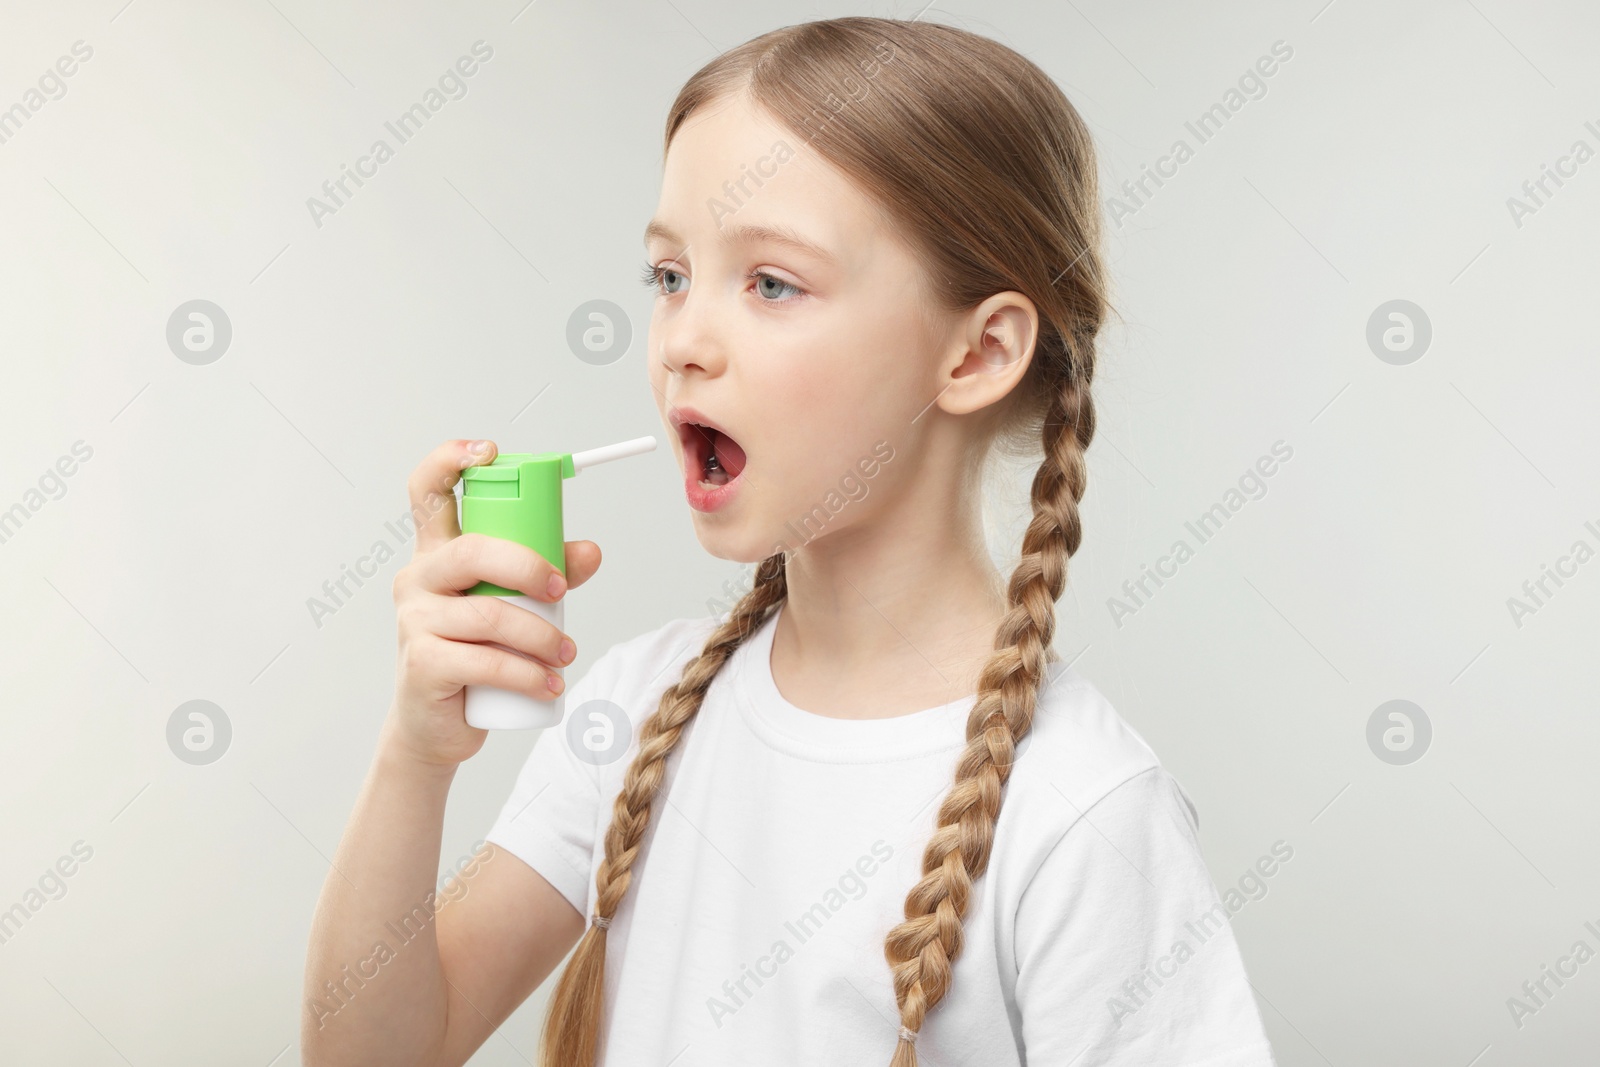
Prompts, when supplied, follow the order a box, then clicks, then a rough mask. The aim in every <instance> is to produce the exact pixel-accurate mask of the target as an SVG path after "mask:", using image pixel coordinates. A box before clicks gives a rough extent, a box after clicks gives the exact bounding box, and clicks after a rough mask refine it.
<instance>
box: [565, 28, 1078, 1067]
mask: <svg viewBox="0 0 1600 1067" xmlns="http://www.w3.org/2000/svg"><path fill="white" fill-rule="evenodd" d="M737 92H743V93H746V94H748V97H749V99H751V100H753V101H754V102H755V103H756V104H757V105H759V106H760V107H762V108H764V109H765V110H766V111H767V112H769V113H771V114H772V115H773V116H774V117H775V118H777V119H778V120H779V121H780V122H781V123H782V125H784V126H785V127H786V128H788V129H790V130H792V131H794V133H795V134H796V135H797V136H800V137H805V138H806V139H807V140H806V143H808V144H809V145H811V147H812V148H814V149H815V150H816V151H817V152H818V153H819V154H820V155H821V156H822V157H823V158H825V159H827V160H828V161H829V162H830V163H832V164H833V165H834V166H836V167H838V168H839V169H840V170H842V171H843V172H844V173H846V174H848V175H849V176H850V177H851V178H852V179H853V180H854V181H856V182H857V183H858V184H859V185H860V187H861V188H862V189H863V190H864V191H865V192H866V193H867V194H868V195H869V196H870V197H871V198H872V199H873V200H875V201H876V203H877V204H878V205H879V207H880V209H881V210H882V211H883V212H885V214H886V217H887V218H889V219H890V220H891V221H892V222H893V224H894V225H895V226H896V228H897V230H898V231H899V232H901V233H903V234H904V235H906V236H907V237H908V238H909V239H910V242H911V244H912V245H913V246H914V247H915V248H916V249H917V252H918V256H919V260H920V262H921V264H922V266H923V268H924V270H925V271H926V274H927V278H928V280H929V281H930V282H931V286H930V287H929V291H930V292H931V293H932V294H933V297H934V299H935V300H936V301H937V302H938V303H939V304H941V305H942V306H943V307H944V308H946V309H948V310H950V311H963V310H969V309H971V308H973V307H975V306H976V305H977V304H978V303H980V302H982V301H983V300H984V299H986V298H987V297H989V296H992V295H993V294H995V293H998V292H1004V291H1007V290H1016V291H1018V292H1021V293H1023V294H1025V295H1026V296H1028V297H1029V298H1030V299H1031V300H1032V301H1033V302H1034V304H1035V305H1036V307H1037V308H1038V311H1039V316H1040V329H1039V337H1038V340H1037V342H1036V347H1035V350H1034V354H1033V360H1032V363H1031V365H1030V366H1029V368H1028V371H1027V373H1026V375H1025V376H1024V378H1023V380H1022V381H1021V382H1020V383H1019V384H1018V386H1017V388H1015V389H1014V390H1012V393H1011V395H1010V396H1008V397H1007V398H1006V401H1005V402H1003V405H1002V406H1001V407H1000V409H999V415H998V416H997V417H996V421H995V423H994V424H993V426H992V428H991V429H992V432H991V433H989V434H988V435H987V441H986V443H987V444H989V445H997V446H998V447H999V449H1000V450H1001V452H1002V453H1005V454H1008V455H1012V456H1015V457H1019V458H1021V457H1025V456H1031V455H1035V454H1038V452H1039V450H1040V448H1041V446H1042V450H1043V461H1042V462H1041V463H1040V465H1039V468H1038V471H1037V473H1036V474H1035V475H1034V477H1033V485H1032V491H1031V501H1032V509H1033V516H1032V519H1031V521H1030V522H1029V524H1028V526H1027V529H1026V531H1025V532H1024V534H1023V537H1022V547H1021V554H1020V562H1019V563H1018V565H1017V567H1016V569H1015V570H1014V571H1013V572H1012V574H1011V579H1010V581H1009V583H1008V584H1007V588H1006V603H1007V610H1006V614H1005V616H1004V618H1003V619H1002V621H1001V623H1000V625H999V629H998V631H997V632H996V634H995V641H994V653H993V655H991V656H990V657H989V659H988V661H987V662H986V663H985V665H984V667H983V671H982V673H981V675H980V676H979V680H978V692H977V697H976V699H975V702H974V704H973V707H972V711H971V713H970V715H969V717H968V719H967V732H966V735H967V745H966V748H965V749H964V750H963V751H962V753H961V757H960V759H959V761H958V762H957V764H956V768H955V777H954V783H953V785H952V786H951V789H950V791H949V793H947V794H946V795H945V797H944V800H943V802H942V803H941V805H940V807H939V812H938V816H937V823H936V828H935V829H934V831H933V835H932V837H931V838H930V839H929V841H928V844H927V847H926V849H925V850H924V851H923V856H922V877H921V879H920V880H919V881H918V882H917V884H916V885H915V886H913V887H912V889H911V891H910V893H909V894H908V895H907V896H906V903H905V921H904V922H902V923H900V924H898V925H897V926H895V927H894V928H893V929H891V930H890V931H889V933H888V935H887V938H886V940H885V942H884V956H885V957H886V959H887V960H888V963H889V967H890V969H891V970H892V972H893V978H894V990H895V999H896V1001H897V1002H898V1004H899V1008H900V1019H901V1024H902V1026H901V1030H900V1037H899V1041H898V1043H897V1044H896V1045H895V1048H894V1053H893V1058H892V1059H891V1061H890V1067H916V1063H917V1055H916V1046H915V1044H914V1039H915V1036H916V1033H917V1031H918V1030H920V1028H921V1026H922V1023H923V1020H924V1019H925V1018H926V1017H927V1014H928V1012H929V1011H931V1010H932V1009H933V1007H934V1006H935V1005H937V1004H938V1003H939V1001H940V1000H942V999H943V998H944V997H945V995H946V994H947V993H948V992H949V990H950V977H951V964H952V963H953V962H954V961H955V959H956V958H957V957H958V956H959V955H960V953H961V947H962V940H963V930H962V921H963V917H964V916H965V914H966V910H967V902H968V899H969V897H970V896H971V893H972V884H973V881H974V880H975V879H977V878H980V877H982V875H983V873H984V871H985V870H986V869H987V867H988V863H989V853H990V849H991V847H992V845H993V843H994V829H995V820H996V818H997V817H998V815H999V813H1000V803H1001V799H1002V791H1003V788H1004V786H1005V784H1006V780H1007V779H1008V778H1009V777H1010V773H1011V767H1012V763H1013V761H1014V759H1015V754H1016V749H1017V746H1018V744H1019V743H1020V742H1021V741H1022V739H1023V738H1024V737H1025V736H1026V735H1027V732H1028V730H1029V728H1030V726H1031V725H1032V722H1033V714H1034V709H1035V705H1036V703H1037V700H1038V696H1039V691H1040V686H1041V683H1042V681H1043V679H1044V677H1045V671H1046V670H1047V668H1048V666H1049V664H1050V663H1051V662H1053V661H1054V660H1055V659H1056V655H1055V653H1054V651H1053V650H1052V647H1051V645H1052V640H1053V638H1054V635H1055V602H1056V601H1057V600H1058V599H1059V598H1060V596H1061V593H1062V590H1063V589H1064V588H1065V586H1066V580H1067V560H1068V557H1070V556H1071V555H1072V554H1073V553H1074V552H1076V551H1077V549H1078V545H1079V543H1080V542H1081V541H1082V537H1083V531H1082V525H1081V523H1080V520H1079V514H1078V503H1079V501H1080V500H1081V499H1082V498H1083V492H1084V486H1085V480H1086V466H1085V462H1084V452H1085V450H1086V449H1087V448H1088V446H1089V442H1090V439H1091V438H1092V437H1093V436H1094V407H1093V404H1092V403H1091V401H1090V397H1089V383H1090V379H1091V378H1092V376H1093V373H1094V359H1095V349H1094V343H1095V335H1096V334H1097V333H1098V332H1099V330H1100V326H1101V322H1102V320H1103V319H1104V318H1105V317H1106V315H1107V313H1108V302H1107V297H1106V292H1105V283H1104V275H1103V262H1102V254H1101V250H1100V239H1101V237H1100V234H1101V229H1100V213H1099V206H1098V195H1097V192H1096V171H1095V159H1094V150H1093V145H1092V142H1091V140H1090V136H1089V132H1088V129H1087V127H1086V126H1085V124H1084V122H1083V120H1082V118H1081V117H1080V116H1079V115H1078V113H1077V111H1076V110H1074V108H1073V107H1072V105H1071V103H1069V102H1068V101H1067V98H1066V97H1065V95H1063V94H1062V92H1061V90H1060V88H1059V87H1058V86H1057V85H1056V84H1055V83H1054V82H1053V81H1051V79H1050V78H1049V77H1048V76H1047V75H1046V74H1045V73H1044V72H1043V71H1041V70H1040V69H1039V68H1038V67H1037V66H1035V65H1034V64H1033V63H1032V62H1030V61H1029V60H1027V59H1025V58H1024V57H1022V56H1021V55H1019V54H1017V53H1016V52H1014V51H1012V50H1011V49H1009V48H1007V47H1005V46H1004V45H1001V44H999V43H997V42H995V41H992V40H989V39H987V38H984V37H980V36H978V35H976V34H972V33H968V32H966V31H964V30H960V29H955V28H953V27H949V26H941V25H936V24H931V23H923V22H907V21H899V20H893V19H880V18H865V17H852V18H839V19H831V20H826V21H818V22H808V23H803V24H801V25H797V26H788V27H785V28H783V29H779V30H774V31H772V32H771V33H767V34H763V35H762V36H760V37H757V38H755V39H754V40H752V41H749V42H747V43H745V44H743V45H741V46H739V47H738V48H735V49H732V50H731V51H728V52H726V53H724V54H723V55H721V56H719V57H718V58H716V59H714V60H712V61H711V62H710V63H708V64H706V66H704V67H703V68H701V69H700V70H699V71H698V72H696V73H695V74H694V76H693V77H691V78H690V79H689V80H688V82H687V83H686V84H685V85H684V87H683V89H682V90H681V91H680V92H679V94H678V97H677V99H676V101H674V103H673V105H672V109H671V111H670V113H669V114H668V118H667V124H666V135H665V138H664V148H663V151H665V146H670V145H671V143H672V138H673V135H674V134H675V133H676V132H677V130H678V129H679V127H680V126H681V125H682V124H683V122H684V121H685V120H686V119H687V118H688V116H689V115H690V114H691V113H693V112H694V111H695V110H696V109H697V108H699V107H701V106H703V105H705V104H707V103H708V102H710V101H712V100H715V99H717V98H719V97H721V96H723V95H724V94H727V93H737ZM786 595H787V585H786V581H785V573H784V554H783V553H782V552H777V553H774V554H773V555H772V556H769V557H768V558H767V559H766V560H764V561H762V563H761V564H760V565H759V567H758V570H757V574H756V580H755V583H754V586H753V587H752V588H751V589H750V591H749V592H748V593H746V594H745V595H744V596H743V597H742V598H741V599H740V600H739V602H738V603H737V604H735V605H734V607H733V608H732V610H731V611H730V612H729V614H728V616H727V618H726V620H725V621H723V622H722V623H721V625H719V626H718V627H717V628H716V630H715V631H714V632H713V633H712V634H711V636H710V638H709V639H708V640H707V642H706V645H705V647H704V648H703V649H702V650H701V652H700V654H699V655H698V656H697V657H696V658H695V659H694V660H692V661H690V662H689V663H688V664H687V665H686V666H685V667H684V670H683V675H682V678H681V679H680V680H679V681H678V682H677V683H676V684H675V685H673V686H671V687H670V688H668V689H667V690H666V691H665V692H664V693H663V694H662V696H661V702H660V704H659V706H658V707H657V708H656V711H655V713H654V714H652V715H651V716H650V717H649V718H648V719H646V720H645V722H644V724H643V725H642V726H641V728H640V730H639V751H638V754H637V755H636V756H635V757H634V759H633V762H632V764H630V765H629V767H628V769H627V773H626V776H625V778H624V780H623V784H622V788H621V790H620V792H619V793H618V794H617V798H616V802H615V804H614V806H613V808H612V818H611V824H610V826H609V828H608V829H607V830H606V835H605V859H604V861H603V862H602V863H601V864H600V866H599V869H598V871H597V873H596V876H595V886H596V889H597V900H596V904H595V921H594V922H593V923H591V925H590V926H589V928H588V930H587V931H586V932H585V933H584V935H583V938H582V940H580V941H579V942H578V945H577V948H576V950H575V952H574V955H573V957H572V959H571V961H570V962H569V964H568V965H567V968H566V970H565V971H564V973H563V974H562V976H561V979H560V981H559V983H558V984H557V986H556V990H555V993H554V995H553V996H552V998H551V1002H550V1009H549V1015H548V1017H547V1020H546V1032H545V1041H544V1046H543V1052H542V1054H541V1058H540V1064H541V1067H593V1065H594V1063H595V1057H596V1053H597V1049H598V1045H599V1040H600V1033H601V1012H602V1004H603V995H604V981H605V956H606V927H607V926H609V925H610V920H611V916H613V915H614V914H615V913H616V910H617V907H618V905H619V904H620V903H621V902H622V899H623V897H624V896H625V895H626V894H627V892H628V886H629V885H630V884H631V882H632V879H633V867H634V863H635V861H636V859H637V857H638V855H639V849H640V847H641V844H642V842H643V840H644V836H645V831H646V829H647V827H648V826H649V822H650V816H651V811H652V808H653V802H654V799H655V796H656V793H657V791H658V790H659V789H660V787H661V783H662V780H663V778H664V777H665V773H666V772H665V766H666V760H667V756H668V755H669V754H670V753H671V752H672V750H673V748H674V747H675V746H676V745H677V744H678V740H679V738H680V737H682V736H683V730H684V727H685V726H686V725H687V724H688V723H689V722H690V721H691V720H692V719H693V718H694V716H695V714H696V713H697V712H699V710H700V705H701V702H702V701H703V700H704V699H705V695H706V691H707V689H709V688H710V686H711V683H712V680H713V679H715V678H716V676H717V672H718V671H720V670H721V669H722V666H723V664H725V663H726V662H727V661H728V658H729V657H730V656H732V655H733V653H734V651H735V650H737V649H738V648H739V646H740V645H741V644H742V643H743V642H744V641H745V640H746V639H747V638H748V637H749V636H750V635H751V634H752V633H754V632H755V631H756V630H757V629H759V628H760V626H761V625H762V624H763V623H764V622H766V621H767V619H768V618H769V617H770V616H771V615H772V613H773V612H774V610H775V609H776V608H777V607H778V606H779V605H780V604H781V603H782V602H783V600H784V597H785V596H786Z"/></svg>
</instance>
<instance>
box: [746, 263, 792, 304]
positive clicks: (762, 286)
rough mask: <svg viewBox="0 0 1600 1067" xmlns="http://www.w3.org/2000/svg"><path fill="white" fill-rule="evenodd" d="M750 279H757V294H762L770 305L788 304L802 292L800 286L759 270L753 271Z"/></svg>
mask: <svg viewBox="0 0 1600 1067" xmlns="http://www.w3.org/2000/svg"><path fill="white" fill-rule="evenodd" d="M750 277H752V278H754V279H756V292H758V293H760V294H761V298H762V299H763V300H765V301H766V302H767V303H769V304H782V303H786V302H788V301H790V300H793V299H794V298H795V297H796V296H799V295H800V293H801V292H802V290H801V288H800V287H799V286H798V285H795V284H793V283H791V282H786V281H784V280H783V279H782V278H775V277H773V276H772V275H770V274H763V273H762V272H761V271H759V270H753V271H751V272H750Z"/></svg>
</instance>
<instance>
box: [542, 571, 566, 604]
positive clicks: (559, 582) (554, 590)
mask: <svg viewBox="0 0 1600 1067" xmlns="http://www.w3.org/2000/svg"><path fill="white" fill-rule="evenodd" d="M545 589H546V590H548V591H549V593H550V599H551V600H555V599H556V598H557V597H559V596H560V595H561V594H562V593H564V592H566V591H567V580H566V579H565V578H563V577H562V576H561V572H560V571H556V572H554V573H553V574H551V575H550V581H548V582H547V583H545Z"/></svg>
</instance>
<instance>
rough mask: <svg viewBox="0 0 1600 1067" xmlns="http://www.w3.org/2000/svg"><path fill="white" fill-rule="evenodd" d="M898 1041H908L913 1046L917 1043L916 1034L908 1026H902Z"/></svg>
mask: <svg viewBox="0 0 1600 1067" xmlns="http://www.w3.org/2000/svg"><path fill="white" fill-rule="evenodd" d="M900 1040H902V1041H909V1042H911V1043H912V1044H913V1045H915V1044H916V1043H917V1032H916V1031H915V1030H913V1029H911V1027H909V1026H902V1027H901V1028H900Z"/></svg>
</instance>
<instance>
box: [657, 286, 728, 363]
mask: <svg viewBox="0 0 1600 1067" xmlns="http://www.w3.org/2000/svg"><path fill="white" fill-rule="evenodd" d="M715 320H716V315H715V312H714V310H713V309H712V307H711V302H710V301H708V300H706V299H703V298H701V297H700V296H699V294H697V293H696V292H695V291H694V289H693V288H690V290H689V292H687V293H686V294H684V298H683V300H682V302H680V303H679V304H678V306H677V307H676V308H673V309H672V310H671V311H668V312H666V313H665V314H664V315H659V316H657V318H656V320H655V322H654V323H653V326H654V327H655V332H656V338H655V344H656V356H657V358H659V359H660V360H661V363H662V365H663V366H664V367H665V368H666V369H667V370H669V371H671V372H672V373H674V374H678V375H681V376H683V377H689V376H692V375H702V376H707V377H716V376H717V375H719V374H721V373H722V371H723V368H724V367H725V365H726V356H725V354H724V353H725V349H724V347H723V342H722V339H721V334H720V331H719V330H718V329H717V326H716V321H715Z"/></svg>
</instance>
